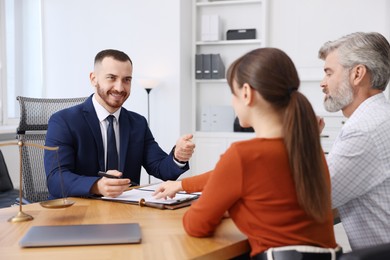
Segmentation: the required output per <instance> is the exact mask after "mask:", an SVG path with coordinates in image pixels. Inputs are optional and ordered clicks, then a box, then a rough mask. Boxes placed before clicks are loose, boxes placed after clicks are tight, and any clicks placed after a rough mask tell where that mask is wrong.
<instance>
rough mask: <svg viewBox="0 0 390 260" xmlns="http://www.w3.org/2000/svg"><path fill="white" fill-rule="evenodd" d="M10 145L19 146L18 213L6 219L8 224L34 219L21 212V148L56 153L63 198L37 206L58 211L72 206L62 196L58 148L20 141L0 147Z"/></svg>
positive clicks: (70, 201) (1, 144)
mask: <svg viewBox="0 0 390 260" xmlns="http://www.w3.org/2000/svg"><path fill="white" fill-rule="evenodd" d="M10 145H17V146H19V164H20V167H19V169H20V170H19V212H18V214H17V215H16V216H13V217H11V218H10V219H8V221H9V222H23V221H29V220H33V219H34V218H33V217H32V216H31V215H28V214H26V213H24V212H23V210H22V204H23V203H22V199H23V175H22V172H23V165H22V163H23V160H22V159H23V155H22V147H23V146H33V147H36V148H38V149H44V150H48V151H55V152H56V158H57V163H58V169H59V174H60V178H61V191H62V195H63V198H61V199H55V200H47V201H41V202H40V203H39V204H40V205H41V206H42V207H44V208H51V209H56V208H57V209H58V208H67V207H70V206H72V205H73V204H74V203H75V202H74V201H72V200H69V199H68V198H67V197H65V196H64V187H63V185H64V184H63V179H62V172H61V167H60V163H59V159H58V149H59V147H49V146H44V145H40V144H35V143H28V142H22V141H20V140H19V141H17V142H8V143H0V146H10Z"/></svg>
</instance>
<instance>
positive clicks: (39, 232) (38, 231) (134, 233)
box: [19, 223, 141, 247]
mask: <svg viewBox="0 0 390 260" xmlns="http://www.w3.org/2000/svg"><path fill="white" fill-rule="evenodd" d="M134 243H141V228H140V226H139V224H138V223H125V224H96V225H67V226H33V227H31V228H30V229H29V230H28V232H27V233H26V234H25V235H24V237H23V238H22V239H21V240H20V242H19V245H20V246H21V247H46V246H75V245H102V244H134Z"/></svg>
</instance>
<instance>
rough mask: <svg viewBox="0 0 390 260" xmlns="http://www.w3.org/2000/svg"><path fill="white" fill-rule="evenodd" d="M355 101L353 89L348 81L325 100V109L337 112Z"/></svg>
mask: <svg viewBox="0 0 390 260" xmlns="http://www.w3.org/2000/svg"><path fill="white" fill-rule="evenodd" d="M352 101H353V89H352V87H351V85H350V84H349V82H348V81H345V83H343V84H341V85H340V86H339V87H338V88H337V90H336V91H335V92H334V93H333V94H332V95H328V97H327V98H326V99H325V100H324V107H325V110H326V111H328V112H337V111H339V110H341V109H343V108H344V107H346V106H348V105H349V104H351V103H352Z"/></svg>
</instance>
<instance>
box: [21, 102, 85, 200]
mask: <svg viewBox="0 0 390 260" xmlns="http://www.w3.org/2000/svg"><path fill="white" fill-rule="evenodd" d="M87 98H88V97H79V98H57V99H52V98H31V97H21V96H18V97H17V98H16V99H17V100H18V101H19V105H20V121H19V126H18V129H17V134H18V137H19V140H20V141H22V142H23V143H35V144H40V145H44V144H45V139H46V130H47V126H48V121H49V118H50V116H51V115H52V114H53V113H55V112H57V111H59V110H62V109H65V108H68V107H71V106H74V105H77V104H80V103H82V102H84V101H85V100H86V99H87ZM43 155H44V150H43V149H40V148H37V147H34V146H26V145H23V146H22V178H23V194H24V198H25V199H26V200H28V201H29V202H38V201H45V200H47V199H48V197H49V191H48V189H47V184H46V174H45V167H44V163H43Z"/></svg>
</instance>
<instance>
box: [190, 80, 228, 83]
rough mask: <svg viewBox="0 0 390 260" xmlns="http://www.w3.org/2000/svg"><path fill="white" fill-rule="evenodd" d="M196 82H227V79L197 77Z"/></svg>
mask: <svg viewBox="0 0 390 260" xmlns="http://www.w3.org/2000/svg"><path fill="white" fill-rule="evenodd" d="M195 82H196V83H197V84H210V83H212V84H213V83H216V84H221V83H227V80H226V79H197V80H196V81H195Z"/></svg>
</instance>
